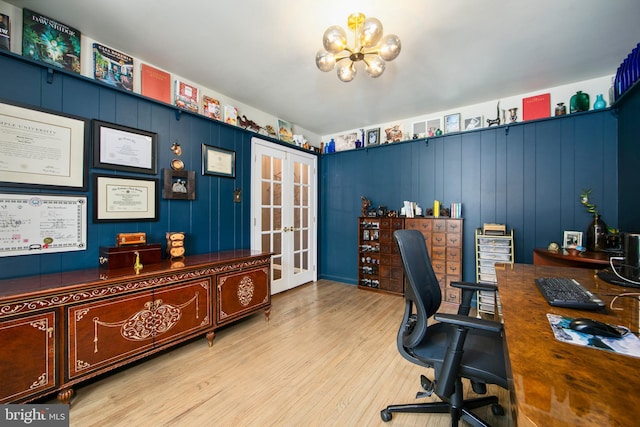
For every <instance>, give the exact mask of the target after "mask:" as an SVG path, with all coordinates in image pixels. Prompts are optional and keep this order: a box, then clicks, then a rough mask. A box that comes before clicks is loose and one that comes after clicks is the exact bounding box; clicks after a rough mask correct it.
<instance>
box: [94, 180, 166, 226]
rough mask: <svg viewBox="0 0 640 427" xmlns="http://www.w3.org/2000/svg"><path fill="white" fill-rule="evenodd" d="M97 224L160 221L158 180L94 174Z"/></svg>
mask: <svg viewBox="0 0 640 427" xmlns="http://www.w3.org/2000/svg"><path fill="white" fill-rule="evenodd" d="M93 191H94V192H95V195H94V198H93V200H94V209H93V219H94V222H115V221H157V220H158V206H159V205H158V203H159V202H158V179H155V178H134V177H128V178H122V177H116V176H106V175H94V189H93Z"/></svg>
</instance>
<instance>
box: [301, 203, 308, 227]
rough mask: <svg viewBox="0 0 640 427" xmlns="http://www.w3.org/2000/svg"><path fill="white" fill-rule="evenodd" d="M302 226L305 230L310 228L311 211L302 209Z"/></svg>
mask: <svg viewBox="0 0 640 427" xmlns="http://www.w3.org/2000/svg"><path fill="white" fill-rule="evenodd" d="M302 226H303V227H304V228H309V209H308V208H302Z"/></svg>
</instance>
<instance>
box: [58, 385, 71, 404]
mask: <svg viewBox="0 0 640 427" xmlns="http://www.w3.org/2000/svg"><path fill="white" fill-rule="evenodd" d="M72 397H73V389H72V388H65V389H64V390H60V392H58V401H59V402H60V403H63V404H65V405H68V404H69V403H70V402H71V398H72Z"/></svg>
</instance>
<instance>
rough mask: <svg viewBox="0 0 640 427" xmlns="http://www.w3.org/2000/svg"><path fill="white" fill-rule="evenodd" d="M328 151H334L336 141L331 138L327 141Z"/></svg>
mask: <svg viewBox="0 0 640 427" xmlns="http://www.w3.org/2000/svg"><path fill="white" fill-rule="evenodd" d="M329 152H330V153H335V152H336V142H335V141H334V140H333V138H331V141H329Z"/></svg>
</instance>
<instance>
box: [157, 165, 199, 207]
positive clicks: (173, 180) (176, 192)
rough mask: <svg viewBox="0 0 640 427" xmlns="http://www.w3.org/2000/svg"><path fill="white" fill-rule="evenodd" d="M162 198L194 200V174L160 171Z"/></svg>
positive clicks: (181, 171)
mask: <svg viewBox="0 0 640 427" xmlns="http://www.w3.org/2000/svg"><path fill="white" fill-rule="evenodd" d="M162 198H163V199H171V200H195V199H196V173H195V172H194V171H185V170H173V169H162Z"/></svg>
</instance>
